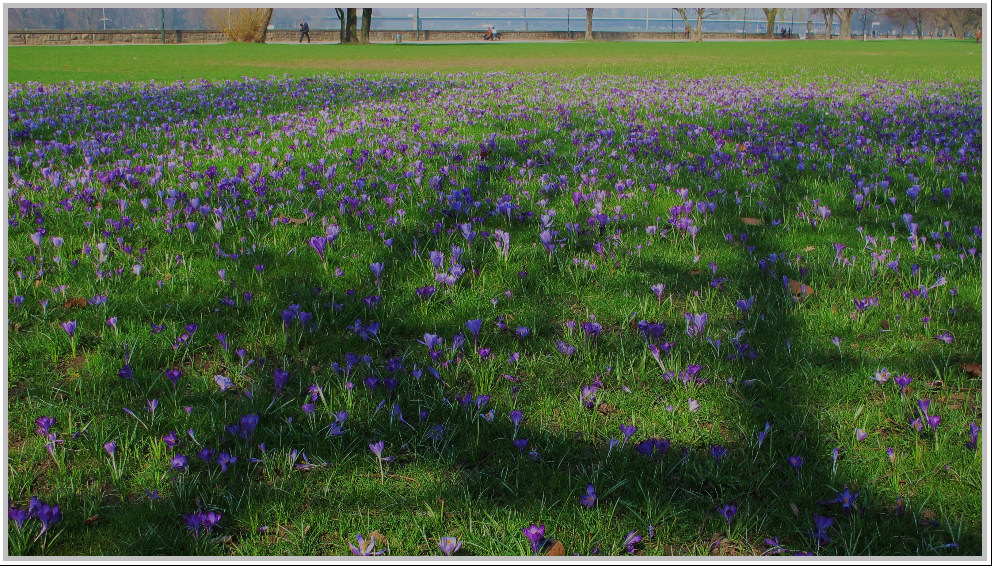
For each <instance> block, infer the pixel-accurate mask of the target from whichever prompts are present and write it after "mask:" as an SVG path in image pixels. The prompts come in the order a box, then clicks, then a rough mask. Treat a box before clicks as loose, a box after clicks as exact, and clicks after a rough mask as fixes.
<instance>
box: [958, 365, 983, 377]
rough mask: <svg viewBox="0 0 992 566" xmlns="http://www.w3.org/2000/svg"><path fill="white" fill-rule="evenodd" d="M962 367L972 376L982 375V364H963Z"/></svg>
mask: <svg viewBox="0 0 992 566" xmlns="http://www.w3.org/2000/svg"><path fill="white" fill-rule="evenodd" d="M961 369H963V370H964V371H965V372H966V373H967V374H968V375H970V376H972V377H979V378H980V377H982V364H975V363H971V364H961Z"/></svg>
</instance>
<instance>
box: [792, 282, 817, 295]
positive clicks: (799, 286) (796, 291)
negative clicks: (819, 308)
mask: <svg viewBox="0 0 992 566" xmlns="http://www.w3.org/2000/svg"><path fill="white" fill-rule="evenodd" d="M789 291H791V292H792V294H793V295H794V296H796V297H798V298H800V299H803V300H805V298H806V297H809V296H810V295H813V294H814V293H815V292H814V291H813V288H812V287H810V286H809V285H806V284H805V283H800V282H799V281H796V280H795V279H789Z"/></svg>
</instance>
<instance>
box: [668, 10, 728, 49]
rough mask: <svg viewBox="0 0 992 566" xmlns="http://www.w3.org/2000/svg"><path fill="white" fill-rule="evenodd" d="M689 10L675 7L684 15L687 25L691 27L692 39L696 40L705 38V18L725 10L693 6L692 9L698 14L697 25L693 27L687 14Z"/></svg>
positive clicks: (683, 19) (683, 18) (690, 34)
mask: <svg viewBox="0 0 992 566" xmlns="http://www.w3.org/2000/svg"><path fill="white" fill-rule="evenodd" d="M689 10H690V9H689V8H675V11H676V12H678V13H679V16H681V17H682V21H683V22H685V27H686V28H688V29H689V36H690V39H692V41H695V42H700V41H702V40H703V20H706V19H709V18H712V17H713V16H715V15H717V14H720V13H722V12H723V9H722V8H692V11H693V12H694V13H695V15H696V27H695V28H693V27H692V24H690V23H689V18H688V16H687V15H686V13H687V12H688V11H689Z"/></svg>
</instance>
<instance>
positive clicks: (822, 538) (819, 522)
mask: <svg viewBox="0 0 992 566" xmlns="http://www.w3.org/2000/svg"><path fill="white" fill-rule="evenodd" d="M833 524H834V520H833V519H831V518H830V517H824V516H822V515H817V514H814V515H813V532H812V533H809V536H810V537H812V538H814V539H816V544H817V545H818V546H826V545H827V544H829V543H830V537H829V536H827V529H828V528H830V525H833Z"/></svg>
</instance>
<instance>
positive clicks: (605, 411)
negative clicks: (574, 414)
mask: <svg viewBox="0 0 992 566" xmlns="http://www.w3.org/2000/svg"><path fill="white" fill-rule="evenodd" d="M596 410H597V411H599V414H601V415H603V416H604V417H605V416H607V415H611V414H613V413H615V412H617V410H616V409H614V408H613V407H611V406H610V405H609V404H608V403H600V404H599V406H598V407H596Z"/></svg>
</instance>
